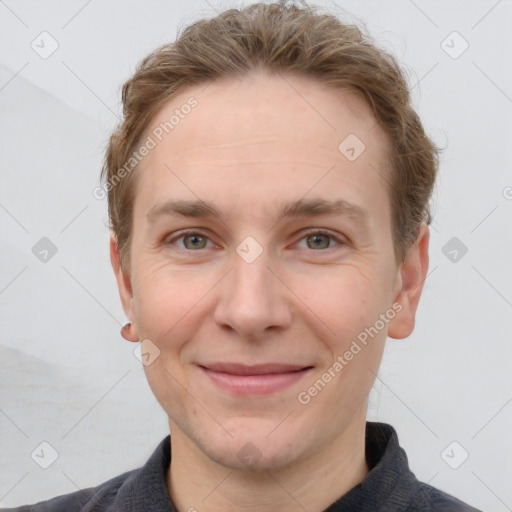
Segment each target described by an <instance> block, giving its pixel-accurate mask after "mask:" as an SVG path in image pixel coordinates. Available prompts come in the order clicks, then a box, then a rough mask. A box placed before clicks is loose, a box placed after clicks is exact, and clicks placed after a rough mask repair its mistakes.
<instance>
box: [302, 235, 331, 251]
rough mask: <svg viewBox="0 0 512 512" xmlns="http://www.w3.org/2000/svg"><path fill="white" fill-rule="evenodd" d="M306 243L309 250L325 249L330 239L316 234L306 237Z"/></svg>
mask: <svg viewBox="0 0 512 512" xmlns="http://www.w3.org/2000/svg"><path fill="white" fill-rule="evenodd" d="M306 241H307V245H308V247H309V248H310V249H327V248H328V247H329V245H330V243H331V237H330V236H328V235H322V234H320V233H318V234H315V235H310V236H308V237H306ZM310 242H311V243H310Z"/></svg>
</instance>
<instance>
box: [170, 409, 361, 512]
mask: <svg viewBox="0 0 512 512" xmlns="http://www.w3.org/2000/svg"><path fill="white" fill-rule="evenodd" d="M363 412H364V413H366V410H365V411H363ZM365 418H366V414H363V415H358V417H357V418H355V419H354V421H352V422H351V423H350V424H349V425H348V427H347V428H346V429H345V431H344V432H342V433H341V434H340V435H339V436H338V437H337V438H336V439H334V440H333V442H332V443H330V444H328V445H326V446H325V447H324V448H323V449H322V451H320V452H317V453H315V454H314V455H313V456H312V457H309V458H307V459H304V460H302V461H300V462H297V463H294V464H293V465H290V466H287V467H285V468H279V469H276V470H272V471H261V472H247V471H240V470H237V469H231V468H228V467H226V466H223V465H220V464H218V463H216V462H215V461H213V460H211V459H210V458H209V457H207V456H206V455H205V454H204V453H203V452H201V451H200V450H199V449H198V447H197V446H196V445H195V444H194V443H193V442H192V441H191V440H190V439H189V438H188V437H187V436H185V435H184V433H183V432H182V431H181V430H180V429H179V428H177V426H176V425H172V435H171V451H172V463H171V469H170V471H168V473H167V487H168V489H169V494H170V496H171V497H172V500H173V502H174V504H175V506H176V507H177V509H178V510H179V511H180V512H188V511H194V510H196V509H197V510H201V512H217V511H219V512H220V511H223V512H225V511H227V512H231V511H251V512H252V511H254V512H256V511H261V510H265V511H268V512H274V511H279V512H288V511H289V512H292V511H297V510H308V511H310V512H321V511H322V510H325V509H326V508H328V507H329V505H331V504H332V503H334V502H335V501H336V500H337V499H338V498H340V497H341V496H343V495H344V494H346V493H347V492H348V491H349V490H350V489H352V488H353V487H354V486H355V485H357V484H358V483H360V482H362V481H363V479H364V478H365V477H366V475H367V474H368V472H369V469H368V466H367V464H366V459H365V424H366V419H365Z"/></svg>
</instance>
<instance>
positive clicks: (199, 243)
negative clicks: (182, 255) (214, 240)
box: [166, 231, 210, 251]
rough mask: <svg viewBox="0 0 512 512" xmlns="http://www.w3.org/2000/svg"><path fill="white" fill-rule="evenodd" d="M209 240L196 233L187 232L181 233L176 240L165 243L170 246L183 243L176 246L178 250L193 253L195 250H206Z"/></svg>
mask: <svg viewBox="0 0 512 512" xmlns="http://www.w3.org/2000/svg"><path fill="white" fill-rule="evenodd" d="M209 240H210V239H209V238H208V237H207V236H206V235H203V234H202V233H198V232H196V231H188V232H186V233H181V235H180V236H178V237H176V238H173V239H171V240H168V241H166V243H169V244H170V243H177V242H178V241H183V243H182V244H179V243H178V244H177V245H178V247H179V248H180V249H184V250H189V251H193V250H196V249H206V246H207V243H208V241H209Z"/></svg>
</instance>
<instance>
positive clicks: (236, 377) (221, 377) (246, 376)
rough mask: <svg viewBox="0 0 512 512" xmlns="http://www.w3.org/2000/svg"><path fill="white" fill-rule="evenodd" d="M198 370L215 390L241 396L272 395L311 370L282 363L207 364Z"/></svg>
mask: <svg viewBox="0 0 512 512" xmlns="http://www.w3.org/2000/svg"><path fill="white" fill-rule="evenodd" d="M198 367H199V369H200V370H201V371H202V372H203V373H204V374H205V375H206V376H207V377H208V378H209V379H210V381H211V382H213V383H214V384H215V385H217V386H218V387H220V388H222V389H224V390H228V391H231V392H233V393H236V394H241V395H248V394H256V395H264V394H270V393H275V392H277V391H280V390H282V389H285V388H287V387H289V386H292V385H293V384H295V383H296V382H298V381H299V380H300V379H302V378H303V377H304V376H305V375H306V374H308V373H310V371H311V370H312V369H313V367H312V366H304V365H290V364H281V363H266V364H258V365H244V364H239V363H211V364H210V363H208V364H204V365H201V364H200V365H198Z"/></svg>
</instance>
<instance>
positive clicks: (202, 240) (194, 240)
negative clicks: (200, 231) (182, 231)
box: [182, 234, 208, 249]
mask: <svg viewBox="0 0 512 512" xmlns="http://www.w3.org/2000/svg"><path fill="white" fill-rule="evenodd" d="M182 238H183V245H184V246H185V247H186V248H187V249H204V248H205V247H206V242H207V240H208V239H207V238H206V237H205V236H202V235H197V234H195V235H184V236H183V237H182Z"/></svg>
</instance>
